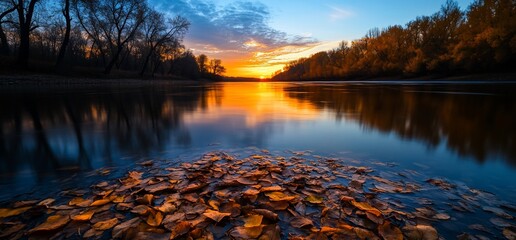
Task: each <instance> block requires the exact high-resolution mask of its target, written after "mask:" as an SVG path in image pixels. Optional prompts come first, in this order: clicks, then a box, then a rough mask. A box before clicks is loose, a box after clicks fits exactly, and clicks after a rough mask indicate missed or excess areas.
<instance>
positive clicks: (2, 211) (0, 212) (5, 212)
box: [0, 207, 31, 218]
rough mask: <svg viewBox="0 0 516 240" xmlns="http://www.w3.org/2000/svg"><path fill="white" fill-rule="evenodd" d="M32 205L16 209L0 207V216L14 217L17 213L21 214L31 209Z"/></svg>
mask: <svg viewBox="0 0 516 240" xmlns="http://www.w3.org/2000/svg"><path fill="white" fill-rule="evenodd" d="M30 208H31V207H22V208H15V209H9V208H0V218H6V217H12V216H16V215H20V214H22V213H24V212H26V211H27V210H29V209H30Z"/></svg>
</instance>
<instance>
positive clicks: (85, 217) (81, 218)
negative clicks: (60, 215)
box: [72, 210, 95, 221]
mask: <svg viewBox="0 0 516 240" xmlns="http://www.w3.org/2000/svg"><path fill="white" fill-rule="evenodd" d="M93 214H95V211H91V210H90V211H86V212H82V213H80V214H78V215H75V216H73V217H72V220H74V221H89V220H90V219H91V217H92V216H93Z"/></svg>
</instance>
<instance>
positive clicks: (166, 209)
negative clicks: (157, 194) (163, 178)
mask: <svg viewBox="0 0 516 240" xmlns="http://www.w3.org/2000/svg"><path fill="white" fill-rule="evenodd" d="M155 209H156V210H158V211H161V212H162V213H170V212H173V211H175V210H176V205H174V204H172V203H169V202H165V203H163V205H161V206H159V207H156V208H155Z"/></svg>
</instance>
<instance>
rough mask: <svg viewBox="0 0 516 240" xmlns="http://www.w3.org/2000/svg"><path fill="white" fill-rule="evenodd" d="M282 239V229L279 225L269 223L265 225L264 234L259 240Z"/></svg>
mask: <svg viewBox="0 0 516 240" xmlns="http://www.w3.org/2000/svg"><path fill="white" fill-rule="evenodd" d="M280 239H281V229H280V227H279V226H278V225H276V224H274V225H268V226H265V227H264V228H263V230H262V235H261V236H260V238H258V240H280Z"/></svg>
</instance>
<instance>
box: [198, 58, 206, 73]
mask: <svg viewBox="0 0 516 240" xmlns="http://www.w3.org/2000/svg"><path fill="white" fill-rule="evenodd" d="M197 64H198V65H199V70H200V71H201V74H206V73H207V72H208V57H207V56H206V55H204V54H201V55H199V56H198V57H197Z"/></svg>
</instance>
